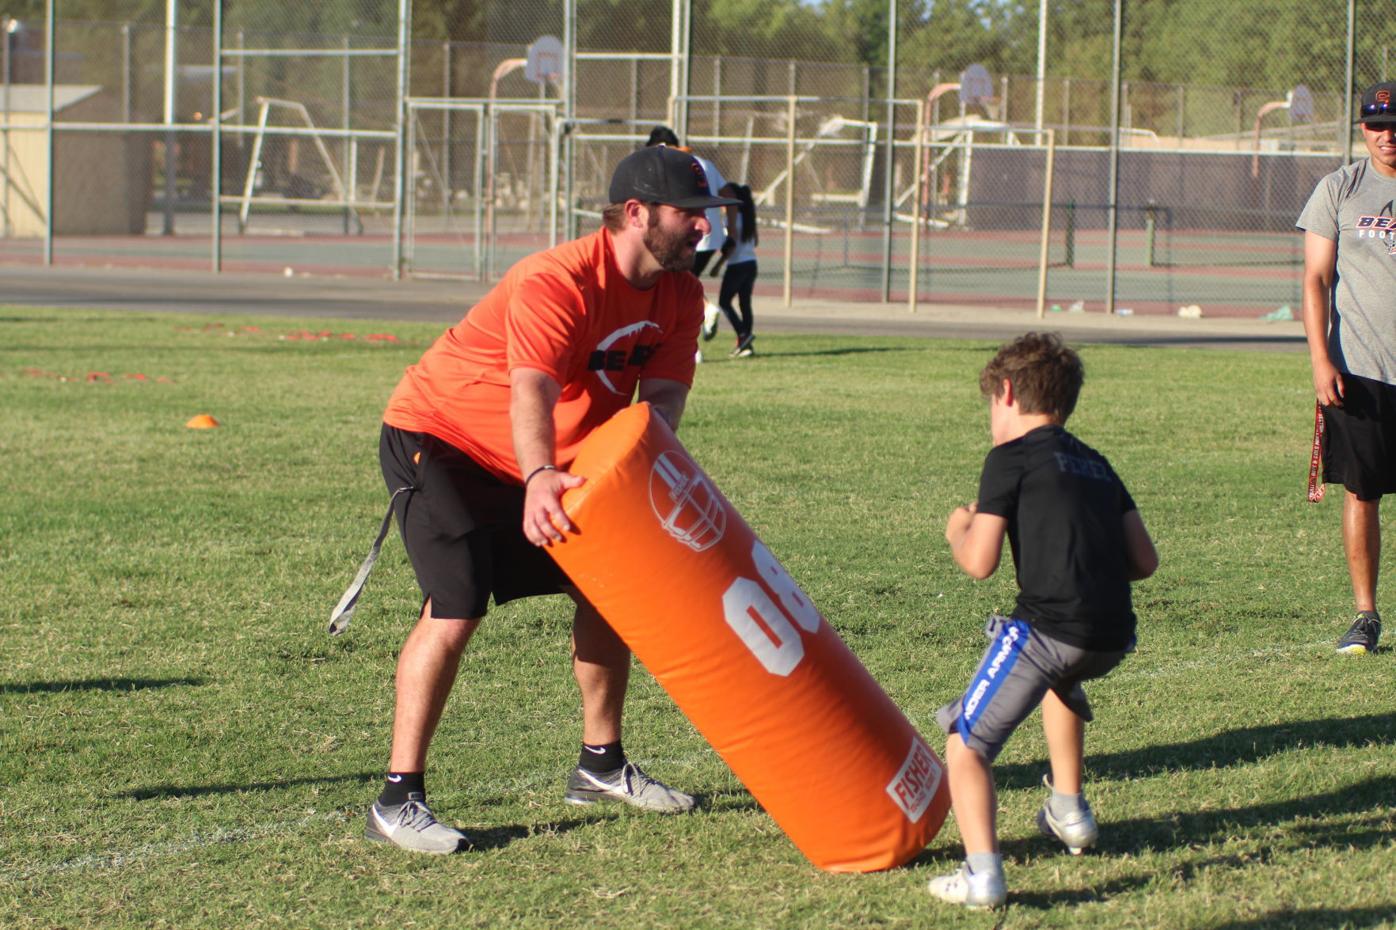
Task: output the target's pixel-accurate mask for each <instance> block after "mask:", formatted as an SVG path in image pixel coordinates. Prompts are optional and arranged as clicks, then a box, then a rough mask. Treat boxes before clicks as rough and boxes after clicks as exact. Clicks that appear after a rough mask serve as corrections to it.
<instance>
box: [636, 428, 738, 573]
mask: <svg viewBox="0 0 1396 930" xmlns="http://www.w3.org/2000/svg"><path fill="white" fill-rule="evenodd" d="M650 506H652V507H653V508H654V515H655V516H656V517H658V518H659V524H660V526H662V527H664V529H665V531H666V532H667V533H668V534H669V535H670V536H672V537H674V538H675V539H677V540H678V541H679V542H681V543H683V544H684V545H685V546H687V547H688V548H690V549H692V550H693V551H694V552H702V551H703V550H705V549H711V548H712V547H713V546H716V545H717V544H718V542H719V541H720V540H721V539H722V534H723V533H724V532H726V530H727V511H726V509H725V508H724V507H723V506H722V498H720V497H718V495H717V491H716V490H714V489H713V486H712V482H710V481H709V480H708V476H707V475H705V474H703V472H702V471H701V470H700V469H699V468H698V466H697V465H695V464H694V463H693V462H692V461H691V460H690V459H688V458H686V457H685V456H682V455H679V454H678V453H676V452H663V453H660V455H659V457H658V458H657V459H655V460H654V466H653V467H652V468H651V469H650Z"/></svg>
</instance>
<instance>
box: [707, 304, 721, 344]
mask: <svg viewBox="0 0 1396 930" xmlns="http://www.w3.org/2000/svg"><path fill="white" fill-rule="evenodd" d="M721 319H722V310H721V309H719V308H718V306H717V304H713V303H706V304H703V341H704V342H709V341H711V340H712V338H713V337H714V336H716V335H717V324H718V321H719V320H721Z"/></svg>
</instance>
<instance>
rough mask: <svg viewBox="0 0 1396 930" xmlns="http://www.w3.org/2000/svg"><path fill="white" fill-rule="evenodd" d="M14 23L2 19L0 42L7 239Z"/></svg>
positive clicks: (2, 201)
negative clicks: (3, 91)
mask: <svg viewBox="0 0 1396 930" xmlns="http://www.w3.org/2000/svg"><path fill="white" fill-rule="evenodd" d="M14 23H15V19H14V17H12V16H8V15H7V16H3V17H0V42H3V46H0V49H3V50H0V55H3V60H0V70H3V72H4V78H5V100H4V108H5V134H4V144H5V160H4V162H3V163H2V164H0V184H3V187H0V214H3V222H4V225H3V228H0V232H3V234H4V235H5V237H6V238H9V236H10V233H11V232H12V231H13V229H12V227H11V223H10V45H11V44H12V43H13V41H14V30H15V28H17V27H16V26H15V25H14Z"/></svg>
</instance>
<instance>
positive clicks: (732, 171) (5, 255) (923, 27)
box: [0, 0, 1396, 315]
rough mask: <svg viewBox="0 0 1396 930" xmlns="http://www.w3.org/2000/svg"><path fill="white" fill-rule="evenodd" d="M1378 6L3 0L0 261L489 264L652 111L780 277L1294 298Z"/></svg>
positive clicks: (1386, 31) (565, 210)
mask: <svg viewBox="0 0 1396 930" xmlns="http://www.w3.org/2000/svg"><path fill="white" fill-rule="evenodd" d="M1389 2H1390V0H1353V2H1351V3H1349V2H1347V0H1302V2H1301V0H1265V2H1263V3H1261V4H1259V5H1258V6H1257V7H1256V8H1255V9H1251V10H1249V12H1248V13H1247V15H1246V16H1245V17H1238V16H1237V15H1236V7H1235V5H1234V4H1231V3H1228V2H1223V0H1167V2H1165V0H1132V2H1130V3H1129V4H1128V5H1127V6H1126V7H1125V15H1124V17H1123V20H1122V22H1121V29H1120V33H1121V42H1120V46H1119V48H1120V54H1119V68H1118V72H1117V71H1116V69H1115V68H1114V67H1113V66H1114V62H1115V55H1114V51H1115V41H1114V32H1115V26H1116V20H1115V9H1116V4H1115V3H1112V2H1111V0H1072V2H1069V3H1068V2H1063V0H1049V2H1040V3H1038V4H1031V3H1007V2H1002V3H1000V2H988V3H984V2H969V0H936V2H930V0H896V2H890V3H888V4H885V5H884V4H859V3H834V2H827V3H801V2H795V0H788V2H787V0H780V2H774V0H749V2H739V0H724V2H722V3H717V2H715V0H671V2H668V3H666V2H662V0H514V2H512V3H508V4H506V3H498V2H482V3H472V4H462V3H452V2H437V3H434V4H428V3H425V2H423V0H417V2H416V4H415V7H414V8H413V7H409V5H408V3H407V2H406V0H328V2H324V3H319V4H314V5H285V4H279V3H272V2H270V0H223V2H222V3H221V5H215V4H211V3H209V2H207V0H197V2H196V0H178V2H177V3H175V4H174V7H173V9H174V17H173V19H172V20H168V19H167V17H166V5H165V4H164V3H154V2H152V0H102V2H100V3H99V2H96V0H55V2H54V3H53V6H52V12H53V26H52V35H53V42H52V47H53V52H54V54H53V55H51V56H50V55H49V54H48V47H49V42H48V35H49V27H48V25H47V22H46V16H45V14H46V12H47V9H46V8H45V6H44V5H43V4H42V3H39V2H38V0H12V9H11V12H10V13H9V14H8V15H5V16H4V18H3V25H4V26H5V29H4V31H3V33H0V35H2V36H3V39H4V46H3V58H4V65H3V68H4V75H3V77H4V83H3V87H2V88H0V93H2V94H3V113H2V114H0V120H3V136H0V185H3V186H2V187H0V219H3V229H0V261H9V262H17V261H18V262H41V261H54V262H59V263H65V262H71V263H95V264H114V265H120V264H143V265H155V266H166V267H178V266H185V267H194V268H197V267H210V266H211V267H215V268H220V267H221V268H234V269H242V270H268V271H275V272H281V271H283V270H284V269H286V268H292V269H295V270H308V271H319V272H341V273H367V274H387V273H393V274H396V273H399V272H401V271H406V272H408V273H412V274H418V275H431V274H437V275H457V276H465V277H475V278H484V279H493V278H495V277H497V276H498V275H500V274H502V273H503V272H504V271H505V270H506V269H507V268H508V267H509V265H510V264H512V263H513V262H514V261H515V260H517V259H518V258H519V257H520V256H522V255H524V254H527V253H528V252H531V251H534V250H536V249H538V248H542V247H546V246H547V245H548V244H550V243H552V242H556V241H558V240H559V239H561V238H565V237H568V236H570V235H574V234H576V233H577V232H580V231H585V230H587V229H589V228H591V226H592V225H593V224H594V222H595V219H594V217H595V215H596V212H597V211H598V210H599V208H600V206H601V205H602V200H603V199H604V193H605V188H606V180H607V178H608V177H609V173H610V170H611V168H612V167H613V166H614V164H615V162H616V161H617V160H618V159H619V158H620V157H621V156H622V155H624V154H625V153H626V152H628V151H629V150H631V149H632V148H634V147H635V146H637V145H640V144H642V143H643V141H644V139H645V137H646V136H647V135H648V132H649V130H650V128H651V127H653V126H654V125H656V124H661V123H662V124H666V125H670V126H672V127H673V128H674V129H675V130H676V131H677V132H678V133H679V134H680V136H681V137H682V140H683V141H684V142H685V143H686V144H687V145H689V146H691V147H692V148H693V149H694V150H695V151H697V152H698V153H699V154H702V155H704V156H706V157H708V158H710V159H712V160H713V161H714V162H715V163H716V164H717V166H718V168H719V170H720V171H721V172H722V174H723V175H724V176H725V177H726V178H728V179H729V180H733V181H737V182H741V183H745V184H747V185H749V186H750V187H751V189H752V191H753V192H754V194H755V195H756V197H757V203H758V212H759V220H760V223H761V226H762V231H763V235H762V238H761V245H760V259H761V269H762V278H761V281H760V283H759V285H758V288H759V290H760V291H762V292H764V293H766V294H771V295H789V296H806V295H819V296H831V297H842V298H846V299H851V300H866V299H872V300H878V299H884V298H886V299H893V300H898V301H901V300H909V299H910V300H913V302H914V301H915V300H921V301H934V302H951V303H983V304H994V305H1008V306H1013V305H1019V306H1031V305H1034V304H1035V303H1036V302H1037V300H1038V298H1039V295H1040V294H1043V291H1042V288H1043V286H1044V272H1045V305H1047V306H1052V305H1056V306H1059V307H1061V308H1063V309H1066V310H1069V309H1071V308H1073V307H1082V308H1086V309H1099V308H1101V307H1105V306H1110V305H1111V304H1112V303H1113V304H1115V305H1117V306H1118V307H1119V308H1121V309H1133V310H1136V311H1138V312H1158V311H1163V310H1167V311H1169V312H1172V311H1173V310H1174V309H1176V308H1177V307H1178V306H1183V305H1190V304H1197V305H1200V306H1202V307H1203V308H1204V312H1207V313H1208V314H1224V313H1231V314H1247V315H1261V314H1266V313H1277V314H1282V310H1283V308H1284V307H1285V306H1289V307H1291V308H1296V309H1295V310H1294V311H1292V312H1297V307H1298V303H1299V296H1300V285H1299V282H1300V270H1301V263H1302V250H1301V246H1300V242H1301V240H1300V239H1299V237H1298V236H1296V235H1295V234H1294V232H1293V222H1294V219H1295V217H1296V215H1297V213H1298V211H1299V209H1300V207H1301V206H1302V204H1303V202H1304V200H1305V199H1306V198H1307V196H1308V194H1309V192H1310V191H1311V190H1312V188H1313V186H1314V184H1315V183H1316V181H1317V179H1318V178H1320V177H1322V176H1323V175H1324V174H1325V173H1327V172H1329V171H1331V170H1333V169H1334V168H1336V167H1337V166H1339V165H1341V164H1342V163H1343V162H1344V160H1345V159H1347V158H1349V157H1364V156H1365V151H1364V150H1363V147H1362V142H1361V139H1360V137H1358V136H1356V135H1354V133H1353V129H1352V122H1351V119H1352V116H1351V111H1352V102H1353V92H1354V91H1357V90H1360V89H1361V88H1362V87H1364V86H1366V85H1367V84H1370V83H1372V82H1374V81H1376V80H1381V79H1385V78H1387V77H1390V76H1392V71H1391V69H1392V62H1391V53H1392V51H1393V50H1396V31H1393V28H1392V27H1391V26H1390V25H1389V24H1388V19H1389V17H1388V16H1387V15H1386V14H1387V13H1389ZM1260 7H1263V9H1261V8H1260ZM893 9H895V11H896V12H895V18H896V27H895V29H893V28H890V27H889V11H890V10H893ZM1349 12H1351V14H1352V28H1351V30H1349V25H1348V18H1349ZM1350 42H1351V45H1349V43H1350ZM892 64H895V69H893V68H892V67H891V65H892ZM50 68H51V69H52V79H51V80H50V79H49V73H50ZM50 87H51V91H50ZM1116 100H1118V108H1115V106H1114V102H1115V101H1116ZM50 111H51V112H52V120H50V118H49V113H50ZM1115 140H1118V144H1117V145H1115V144H1112V143H1114V142H1115ZM1049 150H1050V151H1049ZM1049 165H1050V166H1051V170H1050V171H1049V170H1048V167H1049ZM1044 199H1045V200H1044ZM215 217H217V220H216V221H215ZM1044 256H1045V258H1044Z"/></svg>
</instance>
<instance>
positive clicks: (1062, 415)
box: [979, 333, 1086, 423]
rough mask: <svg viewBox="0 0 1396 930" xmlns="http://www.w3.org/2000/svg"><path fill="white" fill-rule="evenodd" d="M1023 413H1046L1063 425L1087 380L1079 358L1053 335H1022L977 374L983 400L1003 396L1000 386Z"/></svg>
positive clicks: (1000, 350)
mask: <svg viewBox="0 0 1396 930" xmlns="http://www.w3.org/2000/svg"><path fill="white" fill-rule="evenodd" d="M1004 379H1007V380H1008V381H1009V383H1011V384H1012V385H1013V393H1014V395H1015V396H1016V397H1017V399H1018V405H1019V407H1021V408H1022V410H1023V412H1024V413H1046V414H1049V415H1051V416H1054V417H1056V418H1057V419H1058V420H1060V421H1061V422H1062V423H1065V422H1066V420H1067V418H1068V417H1070V416H1071V412H1072V411H1073V410H1075V409H1076V398H1077V396H1078V395H1080V393H1081V383H1082V382H1083V381H1085V379H1086V369H1085V366H1084V365H1082V364H1081V356H1079V355H1077V354H1076V352H1075V351H1074V350H1073V349H1071V348H1069V347H1068V346H1067V345H1066V343H1064V342H1062V337H1061V336H1059V335H1058V334H1056V333H1024V334H1023V335H1021V336H1019V337H1018V338H1017V339H1014V340H1013V341H1012V342H1010V343H1007V344H1006V345H1004V346H1003V347H1002V348H1001V349H999V351H998V354H996V355H995V356H994V357H993V358H992V359H991V360H990V361H989V364H987V365H985V366H984V370H983V371H981V372H980V373H979V390H980V391H982V392H983V394H984V396H985V397H997V396H999V395H1000V394H1001V393H1003V382H1004Z"/></svg>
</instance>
